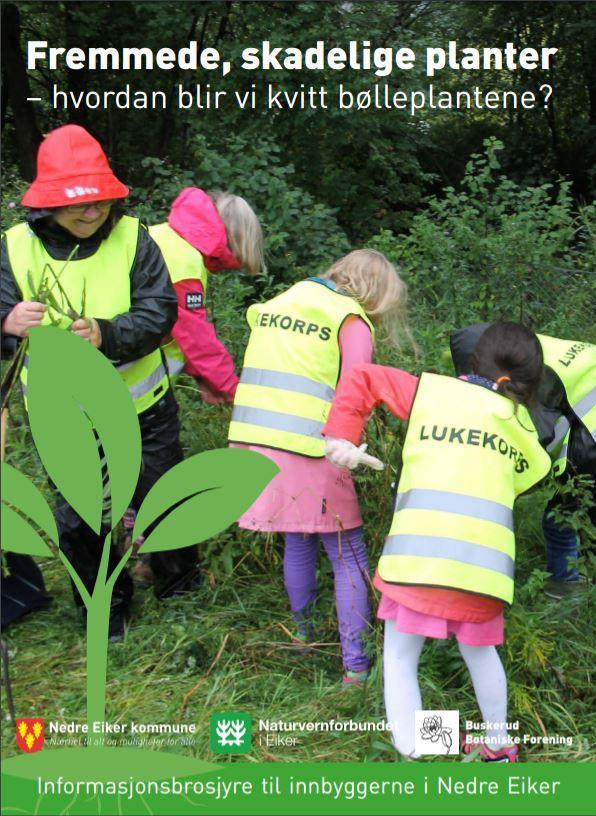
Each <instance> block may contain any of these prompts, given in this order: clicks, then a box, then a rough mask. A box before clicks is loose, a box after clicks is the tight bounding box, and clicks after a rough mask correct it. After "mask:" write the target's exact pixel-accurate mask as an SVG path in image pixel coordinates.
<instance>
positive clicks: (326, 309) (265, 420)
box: [228, 279, 374, 458]
mask: <svg viewBox="0 0 596 816" xmlns="http://www.w3.org/2000/svg"><path fill="white" fill-rule="evenodd" d="M350 315H357V316H358V317H360V318H361V319H362V320H364V322H365V323H366V324H367V326H368V327H369V328H370V330H371V332H372V333H373V338H374V328H373V325H372V323H371V322H370V320H369V318H368V317H367V316H366V313H365V312H364V309H363V308H362V307H361V306H360V304H359V303H358V302H357V301H356V300H354V298H352V297H349V296H347V295H342V294H339V293H338V292H336V291H334V289H332V288H330V287H329V286H327V285H326V284H324V283H323V282H318V281H317V279H312V280H306V281H301V282H300V283H296V284H294V286H292V287H291V288H290V289H288V290H287V291H285V292H283V293H282V294H281V295H278V296H277V297H274V298H272V300H269V301H267V302H266V303H258V304H254V305H252V306H251V307H250V308H249V309H248V312H247V320H248V323H249V325H250V327H251V334H250V339H249V341H248V347H247V349H246V354H245V356H244V368H243V370H242V374H241V375H240V384H239V385H238V389H237V391H236V397H235V399H234V410H233V412H232V421H231V423H230V429H229V435H228V438H229V439H230V441H233V442H244V443H248V444H255V445H263V446H264V447H268V448H278V449H280V450H286V451H291V452H292V453H299V454H301V455H303V456H310V457H314V458H321V457H323V456H324V455H325V442H324V439H323V437H322V436H321V430H322V428H323V425H324V424H325V422H326V420H327V416H328V414H329V410H330V408H331V401H332V400H333V395H334V393H335V387H336V385H337V380H338V378H339V374H340V368H341V353H340V348H339V332H340V329H341V327H342V325H343V323H344V321H345V320H346V319H347V318H348V317H349V316H350Z"/></svg>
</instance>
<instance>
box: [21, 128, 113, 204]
mask: <svg viewBox="0 0 596 816" xmlns="http://www.w3.org/2000/svg"><path fill="white" fill-rule="evenodd" d="M128 193H129V190H128V187H126V186H125V185H124V184H122V182H121V181H118V179H117V178H116V176H115V175H114V174H113V172H112V169H111V168H110V165H109V164H108V160H107V158H106V154H105V153H104V152H103V150H102V148H101V145H100V144H99V142H98V141H97V140H96V139H94V138H93V136H91V134H90V133H87V131H86V130H85V128H82V127H80V126H79V125H64V127H59V128H56V129H55V130H52V131H51V132H50V133H48V135H47V136H46V138H45V139H44V140H43V142H42V143H41V144H40V146H39V150H38V152H37V176H36V178H35V181H34V182H33V183H32V184H31V186H30V187H29V189H28V190H27V192H26V193H25V195H24V196H23V198H22V201H21V204H24V205H25V206H26V207H42V208H45V207H65V206H67V205H68V204H85V203H86V202H91V201H102V200H104V199H107V198H125V197H126V196H127V195H128Z"/></svg>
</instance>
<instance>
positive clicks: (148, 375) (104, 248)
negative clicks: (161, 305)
mask: <svg viewBox="0 0 596 816" xmlns="http://www.w3.org/2000/svg"><path fill="white" fill-rule="evenodd" d="M138 235H139V221H138V219H136V218H131V217H129V216H122V218H120V219H119V221H118V222H117V224H116V225H115V226H114V228H113V229H112V231H111V232H110V235H109V236H108V238H106V239H105V240H104V241H102V242H101V244H100V245H99V247H98V249H97V250H96V252H95V253H94V254H93V255H91V256H89V257H88V258H82V259H72V260H71V261H69V263H68V264H66V265H65V264H64V262H59V263H60V266H59V267H58V268H57V269H56V270H55V271H56V272H57V273H58V272H59V274H60V287H61V288H60V289H57V288H56V287H55V286H53V280H54V279H53V278H52V277H51V276H49V273H48V271H47V265H49V266H50V267H52V268H53V267H55V266H56V264H57V262H56V261H55V260H54V259H53V258H51V256H50V255H49V254H48V253H47V251H46V249H45V247H44V246H43V243H42V242H41V240H40V239H39V238H38V237H37V236H36V235H35V233H34V232H33V231H32V230H31V229H30V227H29V226H28V225H27V224H17V225H16V226H14V227H11V229H9V230H8V231H7V233H6V246H7V250H8V256H9V259H10V264H11V268H12V271H13V275H14V278H15V281H16V282H17V284H18V286H19V289H20V291H21V293H22V296H23V299H24V300H31V299H34V298H35V296H36V295H37V293H38V292H39V291H40V290H41V289H42V288H45V287H47V288H49V289H50V290H51V291H52V294H53V296H54V298H55V300H56V302H57V303H58V305H59V306H60V309H61V311H62V312H67V309H68V308H69V307H68V303H67V300H66V298H68V300H69V301H70V302H71V303H72V305H73V307H74V308H75V309H78V310H79V311H80V312H81V313H83V311H84V312H85V313H86V314H88V315H92V316H93V317H96V318H103V319H106V320H110V319H112V318H113V317H115V316H116V315H119V314H123V313H126V312H128V311H130V271H131V269H132V265H133V264H134V259H135V256H136V252H137V243H138ZM63 291H64V292H65V293H66V294H65V295H63V294H62V292H63ZM71 322H72V321H71V319H70V318H68V317H66V316H65V314H62V313H61V312H57V311H56V310H54V309H52V308H51V307H49V308H48V309H47V310H46V312H45V314H44V317H43V320H42V325H50V324H52V323H54V324H55V325H59V326H60V327H62V328H65V329H68V328H69V327H70V324H71ZM118 371H119V373H120V374H121V376H122V379H123V380H124V382H125V384H126V386H127V388H128V390H129V392H130V394H131V397H132V398H133V400H134V404H135V409H136V411H137V413H142V412H143V411H146V410H147V409H148V408H150V407H151V406H152V405H153V404H155V403H156V402H157V401H158V400H160V399H161V398H162V397H163V395H164V394H165V393H166V391H167V390H168V388H169V381H168V377H167V372H166V370H165V367H164V365H163V361H162V357H161V352H160V350H159V349H155V350H154V351H153V352H150V353H149V354H147V355H145V356H144V357H141V358H139V359H138V360H134V361H132V362H130V363H127V364H126V365H123V366H120V367H119V368H118ZM21 383H22V386H23V393H24V395H25V397H26V393H27V366H26V365H23V369H22V372H21ZM25 402H26V399H25Z"/></svg>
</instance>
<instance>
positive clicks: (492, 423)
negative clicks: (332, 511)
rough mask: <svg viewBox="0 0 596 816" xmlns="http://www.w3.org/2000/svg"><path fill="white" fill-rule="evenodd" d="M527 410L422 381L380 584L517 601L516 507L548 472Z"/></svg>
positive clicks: (450, 382) (431, 379) (486, 394)
mask: <svg viewBox="0 0 596 816" xmlns="http://www.w3.org/2000/svg"><path fill="white" fill-rule="evenodd" d="M550 467H551V463H550V459H549V456H548V454H547V453H546V451H545V450H544V449H543V448H542V447H541V446H540V443H539V441H538V434H537V433H536V430H535V428H534V426H533V424H532V420H531V418H530V415H529V413H528V412H527V410H526V409H525V408H524V407H522V406H517V407H516V406H515V405H514V404H513V402H512V401H511V400H509V399H507V398H506V397H503V396H501V395H500V394H497V393H496V392H494V391H490V390H488V389H487V388H483V387H482V386H479V385H473V384H472V383H468V382H465V381H463V380H456V379H453V378H450V377H443V376H440V375H437V374H423V375H422V377H421V379H420V383H419V385H418V390H417V392H416V397H415V400H414V405H413V407H412V412H411V415H410V421H409V425H408V431H407V434H406V440H405V443H404V449H403V470H402V474H401V477H400V480H399V485H398V492H397V496H396V501H395V512H394V515H393V523H392V525H391V529H390V531H389V535H388V537H387V539H386V541H385V547H384V549H383V554H382V556H381V559H380V561H379V575H380V576H381V578H382V579H383V580H384V581H387V582H389V583H395V584H412V585H421V586H431V587H444V588H450V589H458V590H464V591H466V592H471V593H476V594H480V595H486V596H489V597H492V598H499V599H501V600H503V601H506V602H507V603H511V601H512V600H513V586H514V584H513V575H514V567H515V536H514V533H513V504H514V501H515V498H516V496H518V495H519V494H521V493H524V492H525V491H526V490H529V489H530V488H531V487H532V486H533V485H535V484H537V483H538V482H539V481H540V480H541V479H543V478H544V477H545V476H546V475H547V474H548V472H549V470H550Z"/></svg>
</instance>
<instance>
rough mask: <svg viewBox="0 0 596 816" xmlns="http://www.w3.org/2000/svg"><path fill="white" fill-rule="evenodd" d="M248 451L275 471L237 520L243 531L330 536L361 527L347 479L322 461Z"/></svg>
mask: <svg viewBox="0 0 596 816" xmlns="http://www.w3.org/2000/svg"><path fill="white" fill-rule="evenodd" d="M230 447H233V448H248V449H249V450H253V451H256V452H257V453H261V454H263V456H266V457H267V458H268V459H271V460H272V461H273V462H275V464H276V465H277V466H278V467H279V473H278V474H277V476H275V477H274V478H273V479H272V480H271V481H270V482H269V484H268V485H267V487H266V488H265V489H264V490H263V492H262V493H261V495H260V496H259V498H258V499H257V500H256V501H255V503H254V504H253V505H252V506H251V507H249V509H248V510H247V511H246V513H244V515H242V516H241V517H240V518H239V519H238V526H239V527H242V528H243V529H245V530H259V531H260V532H279V533H335V532H337V531H338V530H353V529H354V528H355V527H360V526H362V516H361V515H360V507H359V505H358V497H357V496H356V489H355V488H354V482H353V481H352V475H351V473H350V471H349V470H347V468H338V467H335V465H332V464H331V462H329V461H328V460H327V459H309V458H308V457H307V456H299V455H298V454H296V453H289V452H288V451H281V450H273V449H271V448H263V447H261V446H260V445H241V444H238V443H236V442H232V443H231V445H230Z"/></svg>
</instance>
